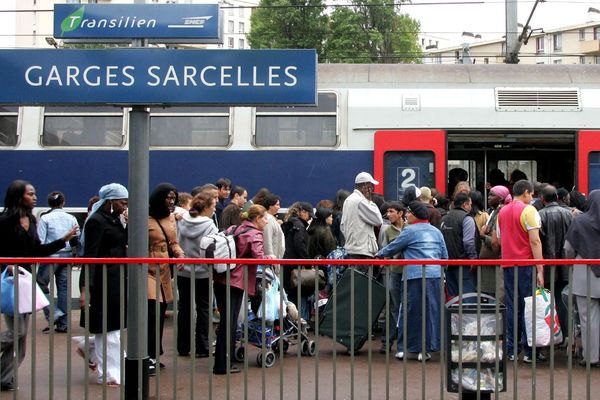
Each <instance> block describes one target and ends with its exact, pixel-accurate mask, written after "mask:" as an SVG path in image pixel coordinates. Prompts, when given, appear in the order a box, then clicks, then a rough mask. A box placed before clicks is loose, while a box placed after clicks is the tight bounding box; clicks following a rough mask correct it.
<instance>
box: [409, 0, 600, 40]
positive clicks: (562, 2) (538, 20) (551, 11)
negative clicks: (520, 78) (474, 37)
mask: <svg viewBox="0 0 600 400" xmlns="http://www.w3.org/2000/svg"><path fill="white" fill-rule="evenodd" d="M466 2H471V4H457V3H466ZM451 3H454V4H451ZM518 4H519V6H518V14H517V15H518V22H519V23H521V24H525V22H527V18H528V16H529V14H530V12H531V10H532V8H533V5H534V4H535V0H518ZM589 7H594V8H596V9H598V10H600V0H592V1H586V0H546V1H545V2H540V3H538V5H537V7H536V10H535V12H534V14H533V17H532V19H531V22H530V23H529V25H530V26H531V27H532V28H534V29H535V28H544V29H546V30H548V29H553V28H560V27H564V26H571V25H578V24H583V23H585V22H588V15H587V10H588V8H589ZM401 12H402V13H408V14H409V15H410V16H411V17H413V18H415V19H417V20H419V21H420V22H421V32H422V33H426V34H427V35H428V36H434V37H442V38H452V39H454V40H453V41H452V43H450V44H459V43H461V42H462V40H461V39H460V37H461V33H462V32H463V31H467V32H472V33H474V34H480V35H481V36H482V40H492V39H497V38H500V37H502V36H503V35H504V34H505V31H506V19H505V15H506V13H505V2H504V0H465V1H462V0H413V1H412V4H406V5H403V6H402V7H401ZM596 20H600V14H598V15H597V18H596ZM440 47H441V46H440Z"/></svg>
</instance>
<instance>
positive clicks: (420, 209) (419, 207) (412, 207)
mask: <svg viewBox="0 0 600 400" xmlns="http://www.w3.org/2000/svg"><path fill="white" fill-rule="evenodd" d="M408 212H409V213H411V214H413V215H414V216H415V217H417V219H427V220H428V219H429V212H428V211H427V206H426V205H425V203H421V202H420V201H413V202H411V203H410V204H409V205H408Z"/></svg>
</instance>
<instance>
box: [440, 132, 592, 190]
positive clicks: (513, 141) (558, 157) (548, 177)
mask: <svg viewBox="0 0 600 400" xmlns="http://www.w3.org/2000/svg"><path fill="white" fill-rule="evenodd" d="M576 136H577V133H576V132H573V131H565V132H533V131H508V132H507V131H503V132H490V131H488V132H477V133H476V134H474V133H473V132H448V164H449V166H448V168H449V169H451V168H454V167H461V168H463V169H466V170H467V171H468V172H469V183H470V184H471V187H473V188H476V189H477V190H479V191H481V192H482V193H484V195H486V194H487V193H486V187H487V185H486V184H487V183H489V184H491V185H495V184H498V183H499V180H501V179H502V178H504V179H505V180H506V181H508V180H509V179H510V175H511V173H512V172H513V171H514V170H516V169H518V170H520V171H522V172H523V173H524V174H525V175H526V176H527V179H529V180H530V181H533V182H535V181H539V182H548V183H551V184H553V185H555V186H556V187H564V188H566V189H568V190H571V188H572V187H573V186H574V185H576V184H577V179H576V176H577V175H576V163H575V160H576ZM492 174H493V175H492ZM598 174H599V175H600V169H599V170H598ZM498 176H499V177H500V178H498ZM494 179H496V181H495V180H494ZM599 179H600V176H599ZM486 197H487V196H486Z"/></svg>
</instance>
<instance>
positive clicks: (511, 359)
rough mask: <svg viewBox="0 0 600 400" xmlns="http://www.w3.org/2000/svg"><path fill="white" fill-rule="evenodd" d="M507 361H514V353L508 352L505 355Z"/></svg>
mask: <svg viewBox="0 0 600 400" xmlns="http://www.w3.org/2000/svg"><path fill="white" fill-rule="evenodd" d="M506 358H507V359H508V361H515V355H514V354H509V355H508V356H507V357H506Z"/></svg>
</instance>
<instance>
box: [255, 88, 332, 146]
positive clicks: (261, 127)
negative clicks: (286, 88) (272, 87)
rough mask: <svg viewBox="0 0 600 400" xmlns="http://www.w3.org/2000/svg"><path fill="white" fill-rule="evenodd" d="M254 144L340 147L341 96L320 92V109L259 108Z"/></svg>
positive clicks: (297, 107) (294, 107) (318, 107)
mask: <svg viewBox="0 0 600 400" xmlns="http://www.w3.org/2000/svg"><path fill="white" fill-rule="evenodd" d="M255 117H256V120H255V126H254V144H255V145H256V146H259V147H261V146H265V147H268V146H275V147H307V146H308V147H333V146H335V145H336V144H337V140H338V135H337V95H336V94H335V93H319V94H318V105H317V106H316V107H300V106H293V107H256V115H255Z"/></svg>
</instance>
